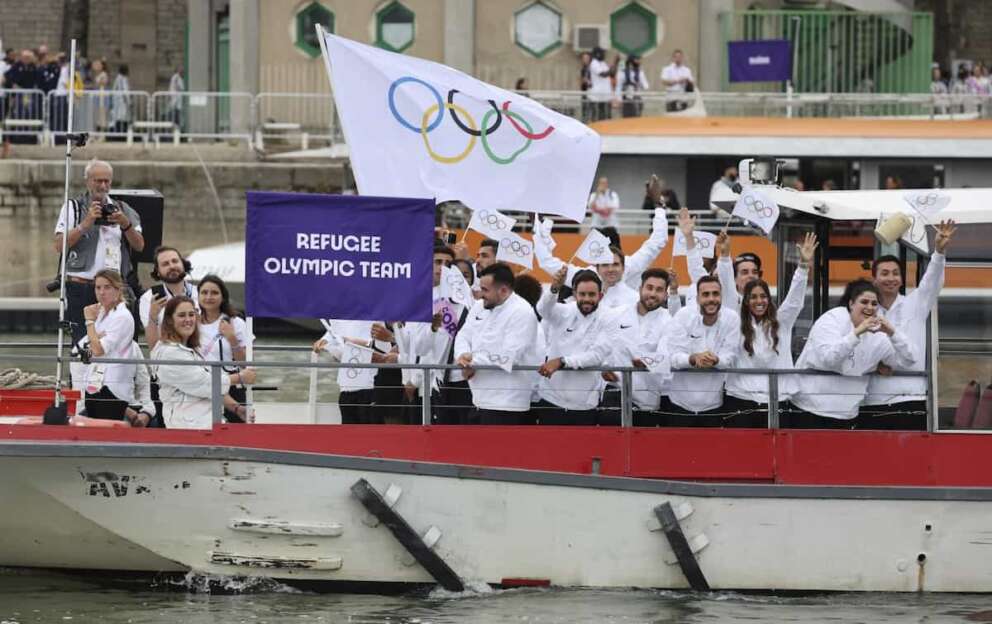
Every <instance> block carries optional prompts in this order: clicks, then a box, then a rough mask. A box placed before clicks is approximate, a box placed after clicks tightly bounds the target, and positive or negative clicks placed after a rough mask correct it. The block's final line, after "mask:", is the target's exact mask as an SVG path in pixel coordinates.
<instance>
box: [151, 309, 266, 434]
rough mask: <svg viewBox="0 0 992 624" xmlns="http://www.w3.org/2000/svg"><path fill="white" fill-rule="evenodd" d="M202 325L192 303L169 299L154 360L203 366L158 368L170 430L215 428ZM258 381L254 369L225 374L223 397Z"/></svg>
mask: <svg viewBox="0 0 992 624" xmlns="http://www.w3.org/2000/svg"><path fill="white" fill-rule="evenodd" d="M198 324H199V322H198V314H197V311H196V306H195V305H194V304H193V300H192V299H190V298H188V297H182V296H180V297H173V298H172V299H169V303H167V304H166V306H165V315H164V318H163V320H162V327H161V329H160V339H159V342H158V344H156V345H155V348H154V349H153V350H152V359H153V360H187V361H189V362H198V363H203V364H201V365H198V366H191V365H179V364H160V365H158V366H156V367H155V368H156V369H157V373H158V383H159V398H160V399H161V400H162V419H163V420H164V421H165V426H166V428H169V429H210V428H212V427H213V414H212V410H211V405H212V401H211V398H212V396H213V388H212V387H211V381H210V367H209V366H207V365H206V364H205V362H204V359H203V357H202V356H201V355H200V354H199V352H198V351H197V349H198V347H199V346H200V341H199V338H200V336H199V331H198ZM254 381H255V371H254V369H251V368H246V369H244V370H242V371H241V372H238V373H232V374H222V375H221V387H220V393H221V395H224V394H227V391H228V389H229V388H230V386H231V384H238V383H245V384H250V383H254Z"/></svg>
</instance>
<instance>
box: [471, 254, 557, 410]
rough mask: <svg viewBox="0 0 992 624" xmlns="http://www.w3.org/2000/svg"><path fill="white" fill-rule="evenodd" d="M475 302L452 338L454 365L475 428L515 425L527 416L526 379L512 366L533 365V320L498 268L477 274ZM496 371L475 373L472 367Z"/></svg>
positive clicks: (505, 270) (509, 274)
mask: <svg viewBox="0 0 992 624" xmlns="http://www.w3.org/2000/svg"><path fill="white" fill-rule="evenodd" d="M479 282H480V292H481V295H482V296H481V298H480V299H479V300H477V301H476V302H475V304H473V305H472V308H471V310H469V314H468V319H467V320H466V321H465V325H464V326H463V327H462V329H461V331H459V332H458V336H457V337H456V338H455V353H457V354H458V356H457V358H456V359H455V361H456V362H457V363H458V365H459V366H461V367H462V373H463V374H464V376H465V378H466V379H468V382H469V387H470V388H471V389H472V403H473V404H474V405H475V408H476V413H477V416H478V419H479V423H480V424H483V425H519V424H521V423H522V422H523V421H524V417H525V415H526V413H527V412H528V411H529V410H530V397H531V390H532V387H531V377H530V376H531V373H530V372H529V371H515V370H513V367H514V366H518V365H533V364H537V363H538V357H537V354H536V349H537V316H536V315H535V314H534V310H533V309H532V308H531V307H530V304H529V303H527V302H526V301H524V299H523V297H521V296H520V295H518V294H516V293H514V292H513V271H512V270H511V269H510V267H509V266H507V265H505V264H503V263H502V262H497V263H496V264H493V265H491V266H488V267H486V268H485V269H483V270H482V272H481V273H480V274H479ZM479 365H487V366H498V367H499V368H497V369H477V368H475V367H476V366H479Z"/></svg>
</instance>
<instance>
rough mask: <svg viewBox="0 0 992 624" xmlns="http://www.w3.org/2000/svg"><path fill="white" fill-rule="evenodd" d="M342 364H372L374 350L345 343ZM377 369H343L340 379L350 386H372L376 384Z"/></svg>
mask: <svg viewBox="0 0 992 624" xmlns="http://www.w3.org/2000/svg"><path fill="white" fill-rule="evenodd" d="M341 363H342V364H371V363H372V349H366V348H365V347H360V346H358V345H356V344H352V343H350V342H345V343H344V347H343V348H342V349H341ZM376 372H377V369H375V368H342V369H341V377H339V379H342V380H346V383H347V384H348V385H355V386H372V384H373V383H374V382H375V374H376Z"/></svg>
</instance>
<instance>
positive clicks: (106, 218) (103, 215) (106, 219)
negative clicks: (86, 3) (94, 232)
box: [93, 201, 118, 225]
mask: <svg viewBox="0 0 992 624" xmlns="http://www.w3.org/2000/svg"><path fill="white" fill-rule="evenodd" d="M117 210H118V208H117V206H115V205H113V204H112V203H109V201H108V203H106V204H103V205H102V206H100V218H99V219H97V220H96V221H94V222H93V223H94V224H96V225H111V223H110V215H112V214H114V213H115V212H117Z"/></svg>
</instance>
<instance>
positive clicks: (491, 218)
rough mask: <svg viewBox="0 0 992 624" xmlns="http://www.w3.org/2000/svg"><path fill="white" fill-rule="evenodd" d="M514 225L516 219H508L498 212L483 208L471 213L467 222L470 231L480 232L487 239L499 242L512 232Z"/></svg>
mask: <svg viewBox="0 0 992 624" xmlns="http://www.w3.org/2000/svg"><path fill="white" fill-rule="evenodd" d="M516 223H517V220H516V219H514V218H513V217H508V216H506V215H505V214H503V213H501V212H500V211H498V210H493V209H491V208H483V209H481V210H473V211H472V218H471V219H470V220H469V222H468V227H469V229H470V230H475V231H476V232H481V233H483V234H485V235H486V236H488V237H489V238H495V239H496V240H499V239H500V237H501V236H503V234H506V233H507V232H512V231H513V226H514V225H515V224H516Z"/></svg>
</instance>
